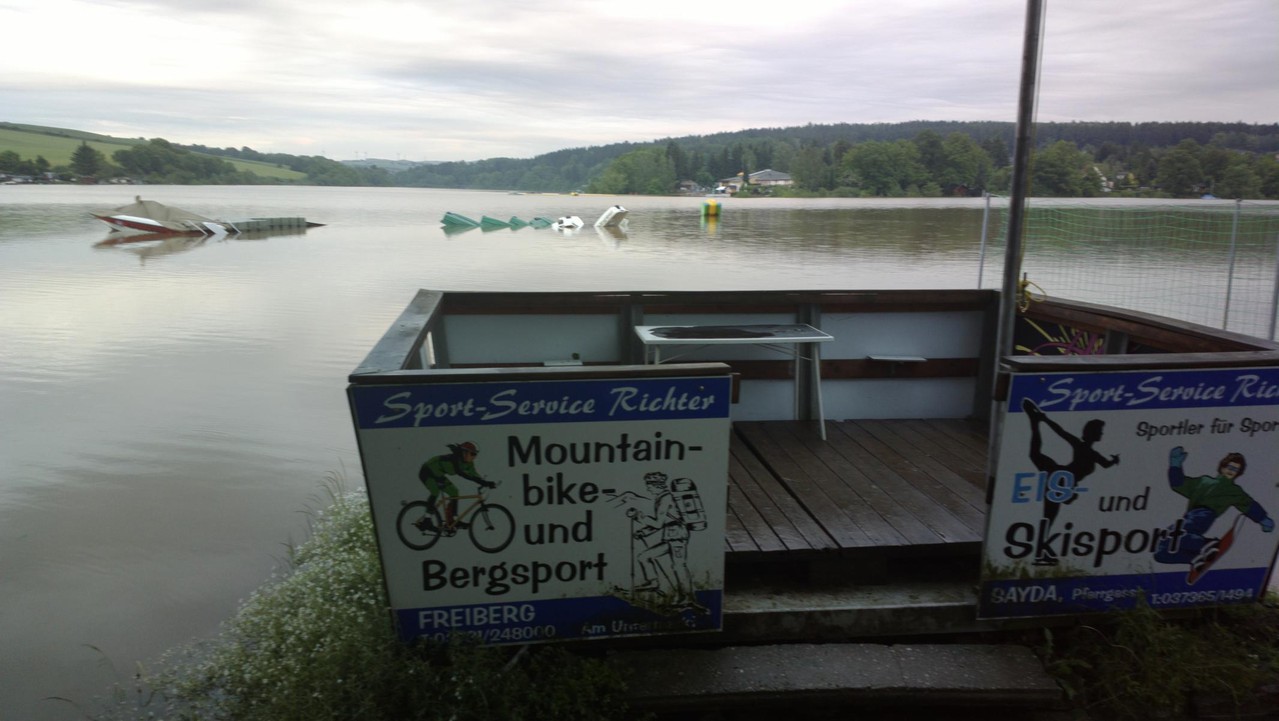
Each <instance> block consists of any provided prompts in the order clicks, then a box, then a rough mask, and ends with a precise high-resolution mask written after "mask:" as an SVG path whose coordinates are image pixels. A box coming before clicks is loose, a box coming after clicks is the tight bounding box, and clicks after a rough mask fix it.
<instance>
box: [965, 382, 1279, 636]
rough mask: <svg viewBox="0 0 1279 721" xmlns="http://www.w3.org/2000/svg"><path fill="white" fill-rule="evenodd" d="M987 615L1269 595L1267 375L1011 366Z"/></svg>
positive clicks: (1273, 444)
mask: <svg viewBox="0 0 1279 721" xmlns="http://www.w3.org/2000/svg"><path fill="white" fill-rule="evenodd" d="M994 484H995V485H994V489H993V497H992V504H991V508H990V513H989V516H988V519H987V528H986V540H985V549H984V563H983V569H982V582H981V597H980V600H979V604H978V614H979V616H981V617H983V618H1010V617H1023V616H1045V615H1057V614H1067V613H1081V612H1091V611H1103V610H1106V609H1110V608H1126V607H1131V606H1133V605H1135V604H1136V603H1137V601H1138V599H1139V598H1144V599H1145V602H1146V603H1148V604H1149V605H1150V606H1151V607H1153V608H1160V609H1163V608H1188V607H1193V606H1204V605H1219V604H1226V603H1237V602H1244V601H1252V600H1255V599H1257V598H1259V597H1260V596H1261V595H1263V594H1264V593H1265V588H1266V584H1267V579H1268V577H1269V574H1270V569H1271V568H1272V567H1273V565H1274V561H1275V553H1276V548H1277V544H1279V533H1276V532H1275V523H1276V517H1277V516H1279V369H1276V368H1236V369H1196V370H1166V371H1148V370H1147V371H1129V372H1101V373H1078V374H1066V373H1061V374H1054V373H1048V374H1043V373H1036V374H1019V375H1014V376H1013V378H1012V382H1011V387H1010V391H1009V399H1008V406H1007V408H1006V409H1005V415H1004V421H1003V432H1002V434H1001V437H1000V443H999V454H998V459H997V463H996V468H995V481H994Z"/></svg>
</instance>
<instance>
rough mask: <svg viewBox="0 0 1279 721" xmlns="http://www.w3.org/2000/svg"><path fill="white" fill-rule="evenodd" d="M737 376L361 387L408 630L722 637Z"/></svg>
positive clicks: (545, 636)
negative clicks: (734, 379)
mask: <svg viewBox="0 0 1279 721" xmlns="http://www.w3.org/2000/svg"><path fill="white" fill-rule="evenodd" d="M729 391H730V379H729V377H728V376H727V375H725V376H701V377H686V378H685V377H681V378H627V379H602V380H601V379H591V380H554V381H536V380H532V381H510V382H484V383H475V382H470V383H429V384H414V385H358V386H352V387H351V388H350V398H351V407H352V413H353V416H354V420H355V426H356V433H357V436H358V439H359V443H360V454H361V456H362V459H363V465H364V472H365V479H366V483H367V485H368V489H369V500H370V505H371V507H372V513H373V521H374V526H375V529H376V532H377V536H378V545H379V548H380V553H381V558H382V567H383V572H384V575H385V579H386V586H387V590H388V594H389V596H390V601H391V606H392V609H393V611H394V615H395V618H396V623H397V627H398V629H399V633H400V635H401V636H402V637H403V638H405V639H406V640H408V639H414V638H418V637H427V638H431V639H437V640H439V639H444V638H447V637H448V636H449V635H451V634H467V635H470V636H474V637H477V638H478V639H480V640H481V641H482V642H484V643H490V644H503V643H533V642H546V641H558V640H575V639H586V638H606V637H616V636H633V635H650V634H661V633H672V632H688V631H710V630H718V629H719V628H721V626H722V624H721V618H722V595H723V560H724V523H725V513H726V509H727V478H728V442H729V420H728V416H729Z"/></svg>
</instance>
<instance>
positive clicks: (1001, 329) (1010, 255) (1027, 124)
mask: <svg viewBox="0 0 1279 721" xmlns="http://www.w3.org/2000/svg"><path fill="white" fill-rule="evenodd" d="M1043 17H1044V16H1043V2H1042V0H1027V1H1026V36H1025V40H1024V41H1023V45H1022V51H1021V91H1020V92H1019V93H1018V96H1017V137H1016V143H1015V144H1014V146H1013V173H1012V189H1011V193H1010V195H1009V198H1008V235H1007V243H1006V245H1005V248H1004V286H1003V291H1002V293H1001V294H1000V296H999V322H998V326H997V328H996V336H995V354H994V358H993V359H992V362H993V363H994V372H993V373H991V379H992V381H993V385H992V386H991V388H990V389H989V392H990V402H991V414H990V440H989V446H988V449H987V452H986V477H987V486H986V501H987V502H988V503H989V502H990V500H991V494H992V493H994V489H995V464H996V459H998V458H999V438H1000V436H1001V435H1002V426H1003V415H1004V414H1003V413H1002V411H1001V409H1000V407H999V406H1000V403H999V400H998V399H997V398H996V397H995V394H996V392H997V390H998V388H999V386H1000V383H1001V380H1002V377H1003V375H1004V373H1003V365H1002V364H1003V358H1004V356H1006V355H1012V351H1013V329H1014V324H1015V323H1016V320H1017V295H1018V286H1019V284H1018V281H1019V280H1020V278H1019V276H1020V274H1021V232H1022V225H1023V224H1024V216H1025V204H1026V195H1027V191H1028V189H1029V185H1030V182H1029V178H1030V168H1029V166H1030V151H1031V147H1032V144H1033V136H1034V125H1035V99H1036V84H1037V81H1038V77H1039V42H1040V35H1041V33H1042V32H1043Z"/></svg>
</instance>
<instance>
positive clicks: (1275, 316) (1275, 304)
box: [1269, 233, 1279, 340]
mask: <svg viewBox="0 0 1279 721" xmlns="http://www.w3.org/2000/svg"><path fill="white" fill-rule="evenodd" d="M1276 320H1279V233H1277V234H1275V282H1274V291H1273V292H1272V293H1271V295H1270V336H1269V338H1270V340H1274V339H1275V321H1276Z"/></svg>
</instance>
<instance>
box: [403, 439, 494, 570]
mask: <svg viewBox="0 0 1279 721" xmlns="http://www.w3.org/2000/svg"><path fill="white" fill-rule="evenodd" d="M479 452H480V449H479V448H478V447H476V445H475V444H474V443H472V442H471V441H466V442H465V443H458V444H456V445H455V444H451V443H450V444H449V452H448V453H447V454H444V455H439V456H435V457H434V458H431V459H430V460H428V461H427V462H426V463H423V464H422V467H421V469H419V471H418V479H419V480H421V481H422V485H424V486H426V490H427V492H429V493H430V494H431V495H430V498H428V499H427V500H425V501H411V502H409V501H405V502H404V503H403V508H401V509H400V513H399V515H398V516H397V517H396V521H395V528H396V532H397V533H398V534H399V536H400V540H401V541H403V542H404V545H406V546H408V547H409V548H412V549H413V550H416V551H424V550H426V549H428V548H430V547H431V546H434V545H435V542H436V541H438V540H440V536H453V535H455V534H456V533H457V532H458V530H467V531H469V532H470V533H469V535H470V537H471V542H472V543H474V544H475V547H476V548H478V549H480V550H481V551H484V552H485V553H497V552H499V551H501V550H503V549H505V548H506V547H507V546H508V545H510V543H511V539H512V538H514V536H515V518H514V516H512V515H511V512H510V511H508V510H506V508H505V507H504V506H500V505H498V504H496V503H490V502H489V501H488V499H487V498H486V496H485V493H484V491H485V490H486V489H491V488H496V487H497V484H496V483H492V482H490V481H488V480H487V479H485V478H484V477H483V476H481V475H480V474H479V472H478V471H476V470H475V457H476V456H477V455H479ZM450 476H461V477H462V478H465V479H466V480H468V481H474V482H475V483H476V484H478V485H479V487H480V488H479V491H478V492H477V493H474V494H472V495H462V496H460V495H458V492H457V486H455V485H453V481H452V480H451V479H450V478H449V477H450ZM463 499H464V500H470V501H472V502H471V503H470V504H468V505H467V507H466V509H465V510H463V511H462V512H461V513H460V514H459V513H458V508H457V505H458V501H459V500H463ZM441 511H443V514H442V515H443V518H441Z"/></svg>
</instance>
